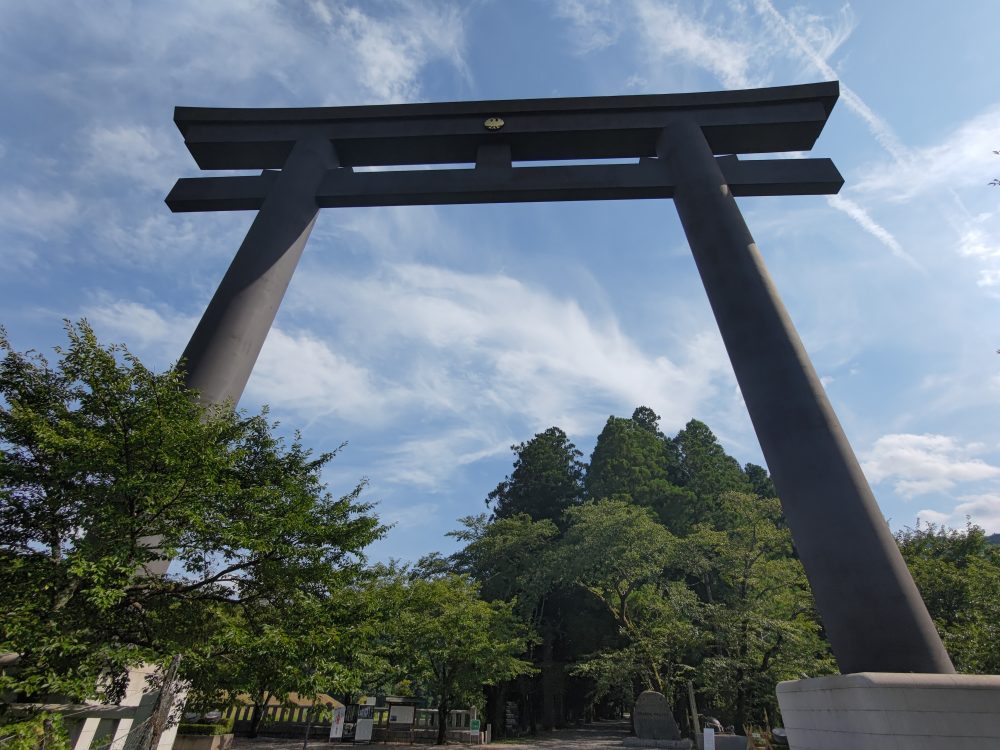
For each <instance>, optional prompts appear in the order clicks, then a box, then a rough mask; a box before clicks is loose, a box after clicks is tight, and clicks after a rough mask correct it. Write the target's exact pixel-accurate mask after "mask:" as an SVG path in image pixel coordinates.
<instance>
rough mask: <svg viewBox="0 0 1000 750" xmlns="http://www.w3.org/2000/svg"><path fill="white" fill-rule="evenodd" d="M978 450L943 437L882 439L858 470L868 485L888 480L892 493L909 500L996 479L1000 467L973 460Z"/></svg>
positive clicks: (898, 436)
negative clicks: (869, 482) (966, 483)
mask: <svg viewBox="0 0 1000 750" xmlns="http://www.w3.org/2000/svg"><path fill="white" fill-rule="evenodd" d="M982 450H983V446H982V445H979V444H976V443H964V444H963V443H961V442H959V441H958V440H956V439H955V438H952V437H948V436H946V435H930V434H925V435H913V434H905V433H904V434H892V435H883V436H882V437H880V438H879V439H878V440H876V441H875V444H874V446H873V447H872V449H871V450H870V451H869V452H868V454H867V455H866V456H865V457H864V460H863V461H862V467H863V468H864V471H865V474H866V475H867V476H868V479H869V480H870V481H871V482H872V483H875V484H877V483H879V482H883V481H885V480H889V479H892V480H894V485H893V486H894V489H895V490H896V492H898V493H899V494H901V495H903V496H904V497H913V496H915V495H922V494H926V493H929V492H936V491H942V490H948V489H951V488H952V487H954V486H955V485H956V484H957V483H959V482H974V481H979V480H984V479H992V478H994V477H997V476H1000V467H996V466H993V465H991V464H988V463H986V462H985V461H983V460H982V459H979V458H974V456H975V455H976V454H977V453H981V452H982Z"/></svg>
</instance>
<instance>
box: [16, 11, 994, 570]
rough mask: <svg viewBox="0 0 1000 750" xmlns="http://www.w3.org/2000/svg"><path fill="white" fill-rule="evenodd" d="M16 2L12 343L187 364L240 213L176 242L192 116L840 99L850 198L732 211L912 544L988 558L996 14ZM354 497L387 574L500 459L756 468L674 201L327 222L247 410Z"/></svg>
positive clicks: (837, 124) (823, 142) (838, 158)
mask: <svg viewBox="0 0 1000 750" xmlns="http://www.w3.org/2000/svg"><path fill="white" fill-rule="evenodd" d="M955 7H956V6H955V5H949V4H942V3H933V2H929V1H928V0H917V1H915V2H908V3H895V2H881V3H870V2H866V3H860V2H859V3H857V4H849V3H843V2H816V1H814V2H804V3H789V2H781V1H780V0H729V1H728V2H722V1H717V2H712V1H706V2H693V1H686V2H671V1H669V0H608V1H601V0H564V1H561V2H557V1H555V0H553V1H552V2H542V1H541V0H538V1H534V0H503V1H502V2H501V1H500V0H495V1H493V2H490V1H489V0H478V1H474V2H463V3H448V2H374V1H372V2H335V1H334V0H312V1H311V2H306V1H305V0H302V1H301V2H268V1H265V0H258V1H251V0H241V1H240V2H237V1H236V0H211V1H210V2H205V1H204V0H199V1H197V2H194V1H191V0H174V1H173V2H170V3H159V2H151V1H150V2H96V1H94V0H90V1H88V2H68V1H67V0H59V1H58V2H50V1H48V0H31V2H28V1H27V0H25V1H23V2H17V1H16V0H4V1H3V2H0V67H2V70H3V71H4V75H3V76H0V102H3V104H2V106H0V269H2V272H0V322H2V323H3V325H4V326H5V327H6V328H7V330H8V333H9V335H10V337H11V339H12V341H13V342H14V344H15V346H17V347H19V348H36V349H41V350H50V349H51V347H52V346H53V345H55V344H58V343H60V342H61V341H62V340H63V333H62V328H61V325H62V324H61V320H62V319H63V318H73V319H76V318H80V317H84V316H85V317H86V318H87V319H88V320H90V321H91V323H92V324H93V325H94V327H95V328H96V329H97V331H98V333H99V334H100V335H101V337H102V338H103V339H104V340H107V341H112V340H113V341H124V342H125V343H127V344H128V345H129V346H130V348H132V349H133V350H134V351H135V352H136V353H138V354H139V355H140V356H141V357H142V358H143V359H144V361H146V362H147V363H150V364H152V365H154V366H158V367H167V366H169V365H170V364H171V363H172V362H173V361H174V360H176V358H177V357H178V356H179V354H180V352H181V350H182V349H183V347H184V344H185V343H186V341H187V338H188V336H189V335H190V333H191V331H192V330H193V328H194V325H195V323H196V321H197V319H198V317H199V316H200V314H201V312H202V310H203V309H204V306H205V304H206V303H207V301H208V299H209V297H210V296H211V294H212V292H213V291H214V288H215V285H216V284H217V283H218V281H219V280H220V279H221V277H222V274H223V273H224V271H225V269H226V266H227V265H228V263H229V261H230V259H231V257H232V255H233V253H234V252H235V251H236V249H237V247H238V246H239V244H240V241H241V240H242V237H243V234H244V232H245V231H246V228H247V227H248V226H249V224H250V221H251V220H252V215H251V214H250V213H246V212H239V213H231V214H186V215H185V214H181V215H173V214H171V213H170V212H169V210H168V209H167V208H166V206H165V205H164V203H163V198H164V196H165V195H166V194H167V192H168V190H169V189H170V187H171V186H172V184H173V182H174V180H175V179H177V178H178V177H182V176H195V175H197V174H198V170H197V168H196V166H195V164H194V162H193V160H192V159H191V157H190V155H188V153H187V151H186V150H185V148H184V146H183V143H182V139H181V137H180V134H179V133H178V132H177V130H176V128H175V127H174V125H173V122H172V119H171V118H172V111H173V107H174V106H175V105H205V106H233V107H237V106H246V107H261V106H285V107H292V106H318V105H346V104H366V103H388V102H410V101H444V100H461V99H493V98H497V99H499V98H527V97H550V96H585V95H611V94H629V93H637V94H638V93H671V92H683V91H699V90H716V89H723V88H748V87H754V86H768V85H784V84H793V83H804V82H812V81H821V80H829V79H834V78H836V79H839V80H840V81H841V85H842V92H843V93H842V96H841V100H840V102H839V103H838V104H837V106H836V108H835V109H834V112H833V114H832V116H831V118H830V121H829V123H828V125H827V128H826V130H825V132H824V134H823V135H822V136H821V138H820V140H819V142H818V143H817V146H816V148H815V150H814V155H815V156H829V157H831V158H833V159H834V161H835V162H836V164H837V165H838V166H839V168H840V170H841V172H842V173H843V174H844V176H845V178H846V180H847V184H846V186H845V188H844V190H843V191H842V192H841V194H840V196H838V197H835V198H830V199H827V198H825V197H787V198H753V199H742V200H741V201H740V204H741V206H742V208H743V211H744V213H745V215H746V218H747V221H748V223H749V225H750V228H751V231H752V232H753V233H754V236H755V238H756V240H757V244H758V245H759V246H760V248H761V250H762V252H763V254H764V257H765V260H766V262H767V263H768V266H769V268H770V271H771V273H772V275H773V277H774V279H775V281H776V283H777V285H778V288H779V290H780V292H781V294H782V295H783V298H784V300H785V304H786V305H787V307H788V308H789V311H790V313H791V316H792V319H793V320H794V321H795V323H796V325H797V327H798V329H799V332H800V335H801V336H802V338H803V341H804V343H805V345H806V348H807V349H808V351H809V353H810V355H811V357H812V359H813V362H814V364H815V366H816V369H817V371H818V372H819V374H820V376H821V377H822V379H823V382H824V384H825V386H826V388H827V391H828V394H829V396H830V399H831V401H832V402H833V404H834V407H835V409H836V410H837V412H838V414H839V416H840V418H841V421H842V422H843V424H844V428H845V430H846V432H847V434H848V437H849V438H850V440H851V443H852V444H853V446H854V449H855V451H856V452H857V453H858V455H859V458H860V459H861V460H862V464H863V466H864V468H865V471H866V473H867V475H868V477H869V480H870V481H871V482H872V484H873V488H874V490H875V493H876V496H877V497H878V499H879V502H880V504H881V506H882V509H883V512H884V513H885V514H886V516H887V517H889V518H890V519H891V523H892V525H893V526H894V527H896V528H898V527H900V526H903V525H911V524H912V523H913V522H914V521H915V520H916V518H917V517H918V516H920V517H922V518H924V519H926V520H933V521H938V522H946V523H950V524H952V525H961V524H963V523H964V519H965V516H967V515H968V516H971V518H972V519H973V521H975V522H977V523H979V524H981V525H983V526H984V527H986V528H987V530H989V531H1000V420H998V416H1000V412H998V404H1000V355H998V354H997V353H996V350H997V348H998V347H1000V325H998V324H1000V310H998V302H1000V213H998V208H1000V188H991V187H989V186H988V183H989V181H990V180H991V179H993V178H994V177H1000V157H998V156H996V155H994V154H993V153H992V152H993V149H1000V93H998V92H1000V66H998V65H996V62H995V59H994V57H993V54H992V53H993V51H994V49H995V35H996V29H997V28H1000V5H998V4H997V3H996V2H993V0H980V1H975V0H968V1H967V2H964V3H962V4H961V6H960V12H959V13H956V12H955V11H954V9H955ZM263 403H268V404H270V406H271V410H272V413H273V415H274V416H275V417H276V418H278V419H280V420H281V422H282V425H283V429H288V430H291V429H293V428H295V427H297V428H299V429H301V431H302V432H303V435H304V439H305V442H306V443H307V444H308V445H310V446H313V447H315V448H316V449H317V450H327V449H330V448H332V447H335V446H336V445H338V444H339V443H340V442H341V441H343V440H347V441H349V446H348V448H347V449H346V450H345V452H344V453H343V454H342V455H341V456H340V457H339V458H338V459H336V461H335V462H334V463H333V464H332V465H331V467H330V469H329V471H328V472H327V476H326V479H327V480H328V482H329V483H330V486H331V489H332V490H333V491H335V492H343V491H346V490H348V489H349V488H350V487H352V486H353V483H354V482H355V481H356V480H357V479H358V478H360V477H361V476H367V477H369V478H370V480H371V490H370V493H369V497H370V499H373V500H378V501H379V506H378V507H379V512H380V514H381V516H382V517H383V519H384V520H386V521H389V522H392V523H395V524H396V526H395V528H394V529H393V530H392V531H391V532H390V533H389V535H388V537H387V538H386V539H385V540H384V541H383V542H380V543H379V544H378V545H376V546H375V547H374V548H372V556H373V557H375V558H380V559H386V558H388V557H398V558H403V559H416V558H417V557H419V556H420V555H422V554H425V553H427V552H431V551H434V550H443V551H448V550H450V549H451V548H452V546H453V543H452V542H451V540H449V539H446V538H445V537H444V536H443V535H444V533H445V532H446V531H448V530H449V529H452V528H454V527H455V525H456V524H455V519H456V518H458V517H460V516H464V515H468V514H471V513H478V512H481V511H483V510H484V509H485V506H484V504H483V501H484V498H485V496H486V494H487V493H488V492H489V491H490V490H491V489H492V488H493V487H495V486H496V484H497V482H498V481H500V480H501V479H502V478H503V476H504V475H505V474H506V473H507V472H508V471H509V470H510V467H511V461H512V455H511V453H510V445H511V444H512V443H515V442H520V441H522V440H525V439H527V438H529V437H530V436H531V435H532V434H534V433H535V432H538V431H541V430H543V429H545V428H547V427H549V426H550V425H553V424H555V425H559V426H561V427H562V428H563V429H565V430H566V431H567V432H568V433H569V434H570V436H571V437H572V438H573V439H574V440H575V441H576V443H577V445H578V446H579V447H580V448H581V449H582V450H583V451H584V453H585V454H586V455H588V456H589V453H590V451H591V450H592V448H593V441H594V438H595V436H596V435H597V433H598V432H599V431H600V429H601V427H602V425H603V423H604V421H605V419H606V418H607V416H608V415H609V414H616V415H621V416H627V415H629V414H631V412H632V409H633V408H634V407H635V406H636V405H638V404H646V405H649V406H651V407H653V408H654V409H655V410H656V411H657V412H658V413H659V414H660V415H661V416H662V426H663V428H664V430H665V431H666V432H668V433H673V432H676V430H678V429H679V428H680V427H681V426H683V424H684V423H685V422H686V421H687V420H688V419H689V418H691V417H697V418H699V419H702V420H703V421H705V422H707V423H708V424H709V425H710V426H711V427H712V429H713V430H714V431H715V432H716V434H717V435H718V436H719V437H720V439H721V440H722V442H723V444H724V445H725V447H726V448H727V450H729V452H730V453H732V454H733V455H735V456H736V457H737V458H739V459H740V460H741V461H744V462H745V461H754V462H762V459H761V456H760V451H759V448H758V446H757V444H756V440H755V438H754V435H753V431H752V428H751V426H750V423H749V420H748V418H747V417H746V414H745V410H744V408H743V403H742V401H741V399H740V396H739V393H738V391H737V388H736V384H735V380H734V378H733V375H732V371H731V369H730V366H729V363H728V360H727V359H726V356H725V352H724V350H723V347H722V343H721V340H720V338H719V335H718V332H717V330H716V328H715V323H714V320H713V318H712V315H711V311H710V309H709V306H708V302H707V300H706V298H705V295H704V291H703V289H702V287H701V284H700V281H699V279H698V277H697V273H696V271H695V268H694V263H693V261H692V259H691V256H690V252H689V251H688V249H687V247H686V244H685V240H684V238H683V235H682V233H681V229H680V224H679V222H678V220H677V217H676V213H675V211H674V209H673V206H672V205H671V204H670V203H669V201H631V202H601V203H598V202H594V203H577V204H535V205H510V206H451V207H410V208H361V209H328V210H325V211H324V212H323V213H322V215H321V217H320V220H319V222H318V224H317V226H316V229H315V231H314V232H313V235H312V239H311V240H310V243H309V247H308V248H307V250H306V253H305V256H304V258H303V261H302V264H301V266H300V268H299V270H298V272H297V274H296V276H295V278H294V279H293V281H292V284H291V287H290V289H289V292H288V295H287V297H286V298H285V302H284V304H283V306H282V308H281V310H280V311H279V313H278V318H277V321H276V324H275V328H274V329H273V330H272V332H271V335H270V337H269V338H268V341H267V343H266V344H265V347H264V351H263V353H262V355H261V359H260V360H259V362H258V365H257V368H256V370H255V372H254V375H253V377H252V379H251V381H250V384H249V387H248V389H247V392H246V394H245V396H244V398H243V401H242V402H241V405H242V406H244V407H246V408H248V409H252V410H256V409H257V408H259V406H260V405H261V404H263Z"/></svg>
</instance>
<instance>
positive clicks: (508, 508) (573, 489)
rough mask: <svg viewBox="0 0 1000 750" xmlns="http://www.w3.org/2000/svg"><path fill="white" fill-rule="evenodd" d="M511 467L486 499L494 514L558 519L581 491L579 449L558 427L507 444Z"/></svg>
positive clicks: (496, 515) (578, 497)
mask: <svg viewBox="0 0 1000 750" xmlns="http://www.w3.org/2000/svg"><path fill="white" fill-rule="evenodd" d="M511 450H513V451H514V454H515V456H516V457H517V458H516V459H515V461H514V470H513V471H512V472H511V474H510V475H509V476H508V477H507V478H505V479H504V480H503V481H502V482H500V484H498V485H497V487H496V489H494V490H493V491H492V492H490V494H489V496H488V497H487V499H486V503H487V505H489V504H491V503H492V505H493V516H494V517H495V518H510V517H511V516H516V515H518V514H519V513H527V514H528V515H529V516H530V517H531V518H532V519H533V520H535V521H538V520H541V519H544V518H547V519H549V520H551V521H555V522H556V523H559V521H560V519H561V517H562V514H563V511H565V510H566V509H567V508H570V507H572V506H574V505H578V504H579V503H580V500H581V498H582V495H583V473H584V466H583V464H582V463H581V462H580V456H581V455H582V454H581V453H580V451H578V450H577V449H576V446H575V445H573V443H572V442H571V441H570V439H569V438H568V437H567V436H566V433H565V432H563V431H562V430H560V429H559V428H558V427H550V428H549V429H547V430H545V432H540V433H538V434H537V435H535V436H534V437H533V438H532V439H531V440H529V441H527V442H525V443H520V444H518V445H513V446H511Z"/></svg>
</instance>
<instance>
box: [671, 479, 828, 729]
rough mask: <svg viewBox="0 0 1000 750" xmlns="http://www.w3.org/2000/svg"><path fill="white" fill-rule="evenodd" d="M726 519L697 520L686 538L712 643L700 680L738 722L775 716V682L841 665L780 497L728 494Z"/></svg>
mask: <svg viewBox="0 0 1000 750" xmlns="http://www.w3.org/2000/svg"><path fill="white" fill-rule="evenodd" d="M719 503H720V506H719V507H720V510H721V512H722V517H724V518H725V519H726V524H725V526H724V527H723V528H722V529H716V528H713V527H712V526H710V525H708V524H704V525H702V526H700V527H698V528H697V529H696V530H695V532H694V533H693V534H691V535H690V536H689V537H688V538H686V539H685V540H684V542H683V545H682V551H681V555H682V559H683V560H684V561H685V567H686V569H687V571H688V574H689V575H691V576H692V577H695V579H696V580H698V585H697V590H699V593H700V594H701V595H702V599H703V601H704V602H705V607H704V609H703V620H702V622H703V626H704V628H705V629H706V631H707V632H708V633H709V634H710V638H709V643H710V648H709V649H707V650H706V652H705V655H704V659H703V661H702V663H701V665H700V667H699V669H698V670H697V675H698V682H699V683H700V685H701V688H702V690H703V692H704V693H705V694H706V695H707V696H708V697H709V698H710V699H711V701H712V702H713V704H714V706H715V707H716V710H717V711H719V713H721V714H722V715H723V716H724V717H725V718H726V719H727V720H728V721H729V722H731V723H733V724H734V725H736V726H737V727H742V726H743V725H744V724H745V723H747V722H749V721H753V722H756V723H762V722H763V720H764V712H765V711H766V712H767V713H768V714H769V715H770V716H774V715H775V710H776V708H777V704H776V698H775V686H776V685H777V683H778V682H780V681H781V680H787V679H797V678H798V677H799V676H801V675H802V674H803V673H805V674H809V675H818V674H825V673H829V672H833V671H835V669H834V664H833V660H832V658H831V656H830V653H829V648H828V646H827V644H826V642H825V640H823V638H822V637H821V635H820V626H819V621H818V618H817V615H816V612H815V605H814V603H813V598H812V592H811V589H810V588H809V583H808V581H807V580H806V577H805V571H804V570H803V569H802V564H801V563H800V562H799V561H798V560H797V559H796V558H795V557H794V555H793V552H792V540H791V535H790V534H789V532H788V530H787V528H785V527H784V524H782V523H781V519H782V516H781V507H780V505H779V503H778V500H777V499H775V498H760V497H757V496H756V495H750V494H745V493H733V492H729V493H724V494H723V495H721V496H720V499H719Z"/></svg>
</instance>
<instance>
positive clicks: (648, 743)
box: [622, 737, 691, 750]
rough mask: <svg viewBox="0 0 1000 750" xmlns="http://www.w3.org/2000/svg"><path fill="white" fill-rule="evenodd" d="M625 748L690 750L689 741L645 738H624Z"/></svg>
mask: <svg viewBox="0 0 1000 750" xmlns="http://www.w3.org/2000/svg"><path fill="white" fill-rule="evenodd" d="M622 744H623V745H624V746H625V747H655V748H659V750H691V740H686V739H681V740H651V739H647V738H645V737H626V738H625V739H624V740H622Z"/></svg>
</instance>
